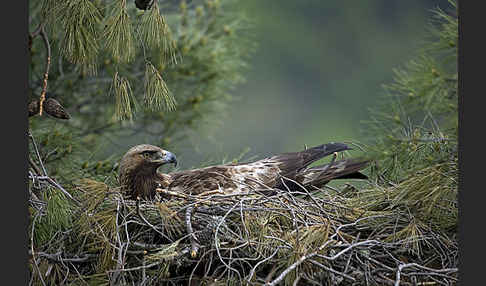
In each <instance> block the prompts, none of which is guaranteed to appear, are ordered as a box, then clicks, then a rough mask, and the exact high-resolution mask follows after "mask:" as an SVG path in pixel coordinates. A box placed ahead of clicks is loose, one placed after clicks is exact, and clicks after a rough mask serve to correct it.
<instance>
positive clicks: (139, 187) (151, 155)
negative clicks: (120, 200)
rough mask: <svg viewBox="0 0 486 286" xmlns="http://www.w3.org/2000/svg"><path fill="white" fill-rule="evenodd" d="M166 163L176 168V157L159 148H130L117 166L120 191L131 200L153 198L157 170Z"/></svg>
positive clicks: (142, 146) (147, 146)
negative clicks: (138, 197)
mask: <svg viewBox="0 0 486 286" xmlns="http://www.w3.org/2000/svg"><path fill="white" fill-rule="evenodd" d="M167 163H173V164H174V165H175V166H177V160H176V157H175V155H174V154H172V153H171V152H169V151H166V150H163V149H162V148H160V147H157V146H153V145H149V144H141V145H137V146H134V147H132V148H130V150H128V151H127V153H125V155H123V157H122V159H121V161H120V165H119V179H120V185H121V188H122V191H123V192H124V193H126V194H128V195H129V196H130V197H131V198H132V199H135V198H136V197H137V196H140V197H141V198H153V197H154V195H155V188H156V186H157V181H158V178H159V176H158V174H157V168H158V167H160V166H162V165H164V164H167Z"/></svg>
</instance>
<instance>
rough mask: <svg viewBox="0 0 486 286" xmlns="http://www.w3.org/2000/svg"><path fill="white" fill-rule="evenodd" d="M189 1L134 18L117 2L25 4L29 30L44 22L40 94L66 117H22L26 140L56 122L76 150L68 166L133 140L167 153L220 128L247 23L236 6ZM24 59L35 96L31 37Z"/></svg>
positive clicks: (160, 5) (128, 4)
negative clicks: (45, 78) (193, 136)
mask: <svg viewBox="0 0 486 286" xmlns="http://www.w3.org/2000/svg"><path fill="white" fill-rule="evenodd" d="M198 3H200V4H201V5H199V4H198V5H196V4H195V3H190V4H186V3H185V2H184V1H181V2H180V3H177V4H176V3H174V2H165V1H155V2H154V5H152V7H151V9H150V10H146V11H140V10H137V9H136V8H135V5H134V4H133V1H124V0H113V1H84V0H68V1H55V0H45V1H31V2H30V11H31V13H30V15H31V18H32V21H31V24H30V30H31V31H34V30H35V29H36V28H37V27H38V26H39V25H40V24H42V23H45V24H46V28H48V29H47V36H48V39H49V43H50V46H51V51H52V55H51V65H50V72H49V79H48V85H47V97H53V98H55V99H56V100H58V101H59V102H60V103H61V104H62V105H63V107H64V108H65V109H66V110H67V111H68V112H69V113H70V115H71V119H70V120H69V122H65V123H64V122H55V121H53V120H46V118H45V116H41V117H39V116H35V117H32V118H30V127H31V130H32V133H33V135H34V136H35V137H36V138H37V137H39V136H41V133H42V132H43V131H41V130H48V129H50V128H53V127H54V126H57V127H55V128H58V127H59V126H60V125H62V126H63V127H62V128H63V129H64V130H65V131H66V133H70V134H71V137H72V138H76V140H77V141H78V142H82V144H83V145H82V146H81V148H80V149H78V151H79V152H77V153H73V154H71V156H70V157H69V160H72V161H75V162H82V164H83V163H85V161H87V158H90V160H95V159H98V158H100V157H101V156H103V157H106V156H108V154H114V153H115V155H117V156H121V153H122V152H123V151H125V149H126V148H125V147H124V146H127V145H129V144H131V143H130V141H131V140H133V139H132V138H134V135H135V134H136V135H137V138H138V140H137V142H142V141H143V142H146V143H151V144H155V145H159V146H162V147H166V148H167V147H174V146H173V145H172V143H173V142H176V141H177V142H178V143H179V144H181V143H182V142H183V140H184V139H185V138H187V136H188V134H190V133H191V132H198V130H199V128H200V127H203V126H214V125H216V124H219V123H222V122H223V121H222V119H223V118H224V116H225V115H226V110H227V105H228V104H230V103H231V102H232V100H233V97H232V95H231V93H230V92H231V90H232V89H233V88H234V86H235V85H236V84H238V83H241V82H242V81H243V76H242V71H243V70H244V69H245V67H246V63H245V60H246V58H247V57H248V55H249V54H250V53H251V52H252V50H253V43H252V42H251V40H250V38H251V35H250V34H249V33H248V32H247V30H248V28H249V21H248V20H247V19H246V18H245V16H244V14H243V12H242V11H241V10H238V3H237V1H234V0H224V1H199V2H198ZM31 56H32V57H31V65H30V69H29V87H30V89H29V92H30V95H31V96H30V98H37V97H38V96H39V95H40V92H41V89H42V81H41V78H42V76H43V73H44V72H45V60H46V59H45V57H46V49H45V46H44V43H43V41H42V40H41V38H40V37H35V38H33V41H32V49H31ZM172 149H174V148H172ZM175 149H176V148H175ZM88 150H89V151H88ZM91 150H96V151H95V152H93V151H91ZM83 152H86V153H83ZM66 159H67V157H66ZM63 162H67V160H63ZM88 164H89V165H94V164H95V162H88ZM58 167H60V168H59V169H58ZM70 167H71V166H70ZM70 167H67V168H62V167H61V166H60V165H59V166H57V165H56V166H50V167H49V168H50V169H52V170H53V171H54V169H56V170H55V172H58V173H59V172H65V171H66V170H67V169H69V168H70ZM77 169H79V168H77ZM107 171H109V170H108V169H107ZM105 174H107V175H108V174H109V172H107V173H105Z"/></svg>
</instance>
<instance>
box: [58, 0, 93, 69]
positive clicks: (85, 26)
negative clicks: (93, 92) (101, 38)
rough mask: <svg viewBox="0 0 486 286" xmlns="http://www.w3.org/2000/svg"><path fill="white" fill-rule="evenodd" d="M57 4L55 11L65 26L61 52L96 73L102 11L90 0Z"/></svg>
mask: <svg viewBox="0 0 486 286" xmlns="http://www.w3.org/2000/svg"><path fill="white" fill-rule="evenodd" d="M57 5H58V6H57V7H58V8H57V9H55V11H56V14H57V17H59V19H60V23H61V25H62V27H63V28H64V29H63V31H64V32H63V39H62V42H61V45H60V47H61V54H62V55H63V56H64V57H65V58H66V59H67V60H69V61H70V62H72V63H74V64H80V65H82V67H83V68H84V69H85V70H86V71H87V72H89V73H92V74H94V73H96V58H97V55H98V49H99V47H98V24H99V23H100V21H101V13H100V12H99V11H98V9H97V8H96V7H95V6H94V5H93V3H92V2H91V1H89V0H71V1H65V2H63V3H62V4H61V3H58V4H57Z"/></svg>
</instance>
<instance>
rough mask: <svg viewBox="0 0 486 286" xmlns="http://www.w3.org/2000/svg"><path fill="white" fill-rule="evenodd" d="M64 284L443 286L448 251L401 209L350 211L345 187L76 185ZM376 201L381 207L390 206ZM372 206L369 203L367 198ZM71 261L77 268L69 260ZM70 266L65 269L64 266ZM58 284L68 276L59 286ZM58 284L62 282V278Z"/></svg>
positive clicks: (452, 251) (449, 264)
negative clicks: (151, 196) (139, 192)
mask: <svg viewBox="0 0 486 286" xmlns="http://www.w3.org/2000/svg"><path fill="white" fill-rule="evenodd" d="M78 191H79V198H80V201H81V202H82V205H81V206H80V207H79V210H78V221H77V223H76V226H75V227H74V228H73V232H75V233H76V235H77V240H78V245H77V246H76V248H77V250H78V251H77V252H78V254H77V255H76V256H75V257H73V256H71V257H67V255H66V254H63V255H57V256H53V255H52V254H46V253H44V254H43V253H37V255H38V257H43V255H44V258H47V259H48V260H49V261H50V262H51V263H52V262H54V263H56V262H57V263H64V264H66V263H67V262H70V263H69V266H68V267H66V268H67V269H68V270H70V271H71V274H70V275H73V274H72V273H77V275H75V276H73V277H76V278H73V281H74V280H75V281H76V282H80V281H81V282H86V283H90V284H91V283H94V282H96V283H106V284H108V283H110V284H111V285H128V284H130V285H132V284H133V283H135V284H137V285H140V284H144V285H155V284H157V285H181V284H185V285H228V284H229V285H310V284H315V285H399V284H400V285H452V284H455V283H456V281H457V271H458V269H457V264H458V261H457V260H458V259H457V256H458V247H457V241H456V240H455V239H454V238H451V235H450V234H447V233H446V232H444V231H441V230H440V229H435V228H434V227H433V226H431V225H427V224H425V223H422V222H421V220H420V219H418V218H417V217H416V216H414V214H413V213H412V212H411V211H410V209H404V208H400V207H397V206H396V205H394V207H393V208H386V207H382V209H379V208H377V207H376V206H374V210H370V208H366V207H362V206H361V207H360V206H357V204H356V197H357V196H358V194H359V193H360V192H357V191H356V189H354V188H353V187H352V186H351V185H346V186H345V187H343V188H341V189H336V188H331V187H326V189H324V190H307V189H305V188H303V187H302V188H301V190H299V191H293V192H291V191H290V190H279V189H255V190H253V191H252V192H251V193H238V194H224V193H222V192H219V191H214V192H209V193H205V194H201V195H198V196H192V195H186V194H181V193H171V192H168V191H165V190H158V191H159V193H160V195H161V198H160V199H159V200H155V201H142V200H135V201H134V200H127V199H125V198H124V197H123V196H122V194H121V193H120V192H119V189H117V188H110V187H108V186H107V185H106V184H104V183H102V182H97V181H93V180H84V181H83V182H82V183H80V184H79V185H78ZM379 192H381V193H383V196H382V197H381V198H382V199H383V200H385V199H386V197H389V198H388V199H389V200H390V201H392V200H393V198H392V197H391V196H390V194H386V190H381V191H379ZM374 199H375V200H376V196H375V197H374ZM76 259H77V260H76ZM73 261H74V263H73ZM66 277H67V276H66ZM64 279H66V278H64Z"/></svg>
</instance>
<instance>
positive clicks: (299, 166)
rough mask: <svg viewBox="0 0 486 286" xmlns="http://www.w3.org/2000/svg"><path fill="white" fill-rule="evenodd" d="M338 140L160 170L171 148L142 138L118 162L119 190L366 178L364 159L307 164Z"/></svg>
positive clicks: (338, 148)
mask: <svg viewBox="0 0 486 286" xmlns="http://www.w3.org/2000/svg"><path fill="white" fill-rule="evenodd" d="M350 149H351V148H350V147H348V146H347V145H346V144H343V143H327V144H322V145H319V146H316V147H312V148H308V149H306V150H303V151H298V152H290V153H282V154H278V155H275V156H271V157H268V158H265V159H261V160H258V161H254V162H249V163H233V164H224V165H216V166H210V167H205V168H199V169H193V170H185V171H178V172H171V173H168V174H162V173H160V172H158V171H157V169H158V167H160V166H161V165H163V164H167V163H173V164H175V165H177V159H176V156H175V155H174V154H172V153H171V152H169V151H166V150H163V149H162V148H159V147H157V146H153V145H148V144H141V145H137V146H134V147H132V148H130V150H128V151H127V153H125V155H124V156H123V157H122V159H121V161H120V165H119V180H120V185H121V188H122V191H123V192H124V193H126V194H127V195H128V196H129V197H130V198H132V199H136V198H137V197H140V198H146V199H153V198H154V197H155V194H156V188H162V189H165V190H168V191H172V192H179V193H184V194H192V195H197V194H201V193H204V192H210V191H218V190H219V191H221V192H223V193H236V192H248V191H251V190H254V189H263V188H280V189H288V190H293V189H294V190H295V189H297V188H300V186H299V185H301V186H303V187H306V188H308V187H317V188H319V187H322V186H323V185H325V184H326V183H328V182H329V181H330V180H333V179H344V178H348V179H351V178H352V179H366V178H367V177H366V175H364V174H362V173H360V172H359V170H361V169H363V168H365V167H366V166H367V164H368V161H367V160H360V159H341V160H338V161H335V159H336V157H334V158H333V160H332V161H331V162H330V163H328V164H325V165H320V166H315V167H309V165H310V164H312V163H313V162H316V161H317V160H319V159H321V158H323V157H325V156H328V155H331V154H334V155H335V156H336V154H337V152H342V151H345V150H350Z"/></svg>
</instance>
